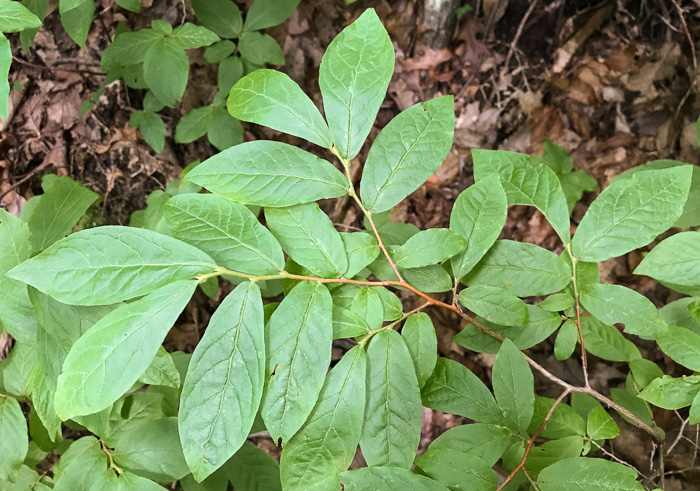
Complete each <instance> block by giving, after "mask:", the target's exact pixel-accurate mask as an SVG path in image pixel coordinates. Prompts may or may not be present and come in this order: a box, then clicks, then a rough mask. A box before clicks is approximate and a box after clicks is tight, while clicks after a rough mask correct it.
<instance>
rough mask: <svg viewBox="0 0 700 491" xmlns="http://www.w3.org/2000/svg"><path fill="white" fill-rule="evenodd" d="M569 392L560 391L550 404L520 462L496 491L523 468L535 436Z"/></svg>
mask: <svg viewBox="0 0 700 491" xmlns="http://www.w3.org/2000/svg"><path fill="white" fill-rule="evenodd" d="M570 393H571V390H570V389H566V390H565V391H564V392H562V393H561V395H560V396H559V397H558V398H557V400H556V401H554V404H552V407H550V408H549V411H547V414H546V416H545V417H544V420H543V421H542V424H541V425H540V427H539V428H537V431H535V432H534V433H533V434H532V436H531V437H530V440H528V442H527V447H526V448H525V454H524V455H523V458H522V460H520V463H519V464H518V466H517V467H516V468H515V469H513V472H511V473H510V474H508V477H506V480H505V481H503V482H502V483H501V485H500V486H498V488H496V491H501V490H502V489H503V488H505V487H506V485H507V484H508V483H509V482H510V481H512V480H513V478H514V477H515V475H516V474H517V473H518V472H520V470H521V469H524V468H525V463H526V462H527V458H528V456H529V455H530V450H532V447H533V445H534V444H535V440H537V437H539V436H540V433H542V432H543V431H544V429H545V428H546V427H547V423H549V420H550V419H551V417H552V414H554V410H555V409H556V408H557V406H558V405H559V404H560V403H561V401H563V400H564V398H565V397H566V396H568V395H569V394H570Z"/></svg>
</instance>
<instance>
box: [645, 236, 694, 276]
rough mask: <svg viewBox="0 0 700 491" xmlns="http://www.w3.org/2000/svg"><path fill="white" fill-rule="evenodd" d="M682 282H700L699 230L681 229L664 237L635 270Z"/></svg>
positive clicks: (647, 274)
mask: <svg viewBox="0 0 700 491" xmlns="http://www.w3.org/2000/svg"><path fill="white" fill-rule="evenodd" d="M634 274H640V275H641V274H643V275H646V276H651V277H652V278H654V279H656V280H659V281H664V282H668V283H672V284H675V285H682V286H698V285H700V232H681V233H679V234H676V235H673V236H671V237H669V238H667V239H665V240H663V241H662V242H661V243H660V244H659V245H657V246H656V247H654V249H653V250H652V251H651V252H650V253H649V254H647V255H646V256H645V257H644V259H643V260H642V262H641V263H640V264H639V266H637V268H636V269H635V270H634Z"/></svg>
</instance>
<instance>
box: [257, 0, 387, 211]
mask: <svg viewBox="0 0 700 491" xmlns="http://www.w3.org/2000/svg"><path fill="white" fill-rule="evenodd" d="M258 1H260V0H258ZM393 72H394V47H393V45H392V44H391V39H389V34H387V32H386V29H384V26H383V25H382V22H381V21H380V20H379V17H377V14H376V13H375V12H374V9H367V10H365V12H364V13H363V14H362V15H361V16H360V17H359V18H358V19H357V20H356V21H355V22H353V23H352V24H350V25H349V26H348V27H346V28H345V29H343V31H342V32H341V33H340V34H338V36H337V37H336V38H335V39H334V40H333V41H332V42H331V44H330V45H329V46H328V49H326V53H325V54H324V55H323V60H322V61H321V67H320V68H319V80H318V83H319V85H320V86H321V94H323V109H324V111H325V112H326V119H327V120H328V122H329V126H330V130H331V135H332V136H333V143H335V146H336V147H337V149H338V153H339V154H340V155H341V156H342V157H343V158H345V159H348V160H350V159H352V158H353V157H355V156H356V155H357V152H359V151H360V148H361V147H362V144H363V143H364V142H365V139H366V138H367V135H369V132H370V130H371V129H372V125H373V124H374V118H375V117H376V116H377V112H379V107H380V106H381V105H382V101H383V100H384V96H385V95H386V89H387V87H389V81H390V80H391V75H392V74H393ZM389 208H391V207H389Z"/></svg>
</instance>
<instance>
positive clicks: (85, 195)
mask: <svg viewBox="0 0 700 491" xmlns="http://www.w3.org/2000/svg"><path fill="white" fill-rule="evenodd" d="M98 197H99V196H98V195H97V193H94V192H92V191H90V190H89V189H88V188H86V187H84V186H82V185H81V184H79V183H77V182H75V181H74V180H72V179H71V178H70V177H65V176H64V177H59V178H57V179H55V180H54V181H53V182H52V183H51V184H50V185H49V186H48V187H47V189H46V192H45V193H44V194H43V195H42V197H41V200H40V201H39V203H38V204H37V205H36V208H35V209H34V211H33V212H32V214H31V216H30V217H29V222H28V223H29V239H30V243H31V245H32V250H33V251H35V252H38V251H42V250H44V249H46V248H47V247H48V246H50V245H51V244H53V243H54V242H56V241H57V240H58V239H61V238H63V237H65V236H66V235H68V234H69V233H70V231H71V229H72V228H73V225H75V224H76V222H77V221H78V219H80V217H81V216H83V214H84V213H85V212H86V211H87V209H88V208H89V207H90V205H91V204H92V203H94V202H95V201H96V200H97V198H98Z"/></svg>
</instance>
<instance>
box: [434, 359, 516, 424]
mask: <svg viewBox="0 0 700 491" xmlns="http://www.w3.org/2000/svg"><path fill="white" fill-rule="evenodd" d="M422 396H423V405H424V406H425V407H429V408H431V409H437V410H438V411H443V412H445V413H451V414H456V415H459V416H465V417H467V418H471V419H473V420H474V421H478V422H480V423H492V424H502V422H503V421H502V417H501V410H500V409H499V408H498V405H497V404H496V401H495V400H494V399H493V396H492V395H491V392H489V390H488V389H487V388H486V386H485V385H484V383H483V382H482V381H481V380H479V378H478V377H477V376H476V375H474V374H473V373H472V372H471V370H469V369H468V368H467V367H465V366H464V365H462V364H461V363H458V362H456V361H454V360H449V359H447V358H442V357H441V358H438V360H437V364H436V365H435V370H434V371H433V374H432V375H431V376H430V378H429V379H428V381H427V382H426V383H425V386H424V387H423V389H422Z"/></svg>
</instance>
